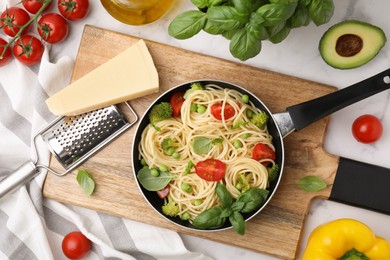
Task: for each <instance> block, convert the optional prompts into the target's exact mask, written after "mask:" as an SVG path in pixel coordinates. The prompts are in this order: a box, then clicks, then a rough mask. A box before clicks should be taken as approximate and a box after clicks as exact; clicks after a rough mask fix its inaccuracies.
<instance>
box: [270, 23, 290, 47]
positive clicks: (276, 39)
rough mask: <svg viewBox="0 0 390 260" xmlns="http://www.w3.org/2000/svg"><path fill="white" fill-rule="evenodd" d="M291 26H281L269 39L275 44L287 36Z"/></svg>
mask: <svg viewBox="0 0 390 260" xmlns="http://www.w3.org/2000/svg"><path fill="white" fill-rule="evenodd" d="M290 31H291V28H290V27H288V26H285V27H283V29H282V30H280V31H279V32H278V33H277V34H274V35H272V36H271V37H269V40H270V41H271V42H272V43H274V44H276V43H280V42H282V41H283V40H284V39H286V38H287V36H288V34H289V33H290Z"/></svg>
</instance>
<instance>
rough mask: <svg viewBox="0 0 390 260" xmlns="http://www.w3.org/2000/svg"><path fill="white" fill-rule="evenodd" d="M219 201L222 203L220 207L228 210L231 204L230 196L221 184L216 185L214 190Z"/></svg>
mask: <svg viewBox="0 0 390 260" xmlns="http://www.w3.org/2000/svg"><path fill="white" fill-rule="evenodd" d="M215 192H216V193H217V196H218V198H219V200H220V201H221V203H222V206H223V207H225V208H230V206H231V205H232V203H233V198H232V195H230V193H229V192H228V191H227V189H226V187H225V185H223V184H221V183H219V182H218V183H217V188H216V189H215Z"/></svg>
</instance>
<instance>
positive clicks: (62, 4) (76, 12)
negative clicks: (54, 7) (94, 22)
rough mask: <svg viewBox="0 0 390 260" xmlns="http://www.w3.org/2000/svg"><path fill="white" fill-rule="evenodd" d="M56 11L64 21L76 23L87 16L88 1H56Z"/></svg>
mask: <svg viewBox="0 0 390 260" xmlns="http://www.w3.org/2000/svg"><path fill="white" fill-rule="evenodd" d="M58 10H59V11H60V13H61V14H62V16H64V17H65V18H66V19H68V20H70V21H76V20H79V19H82V18H84V17H85V16H86V15H87V14H88V10H89V0H58Z"/></svg>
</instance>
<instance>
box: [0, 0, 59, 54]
mask: <svg viewBox="0 0 390 260" xmlns="http://www.w3.org/2000/svg"><path fill="white" fill-rule="evenodd" d="M51 2H53V0H44V1H43V5H42V6H41V8H40V9H39V10H38V12H37V13H36V14H34V15H33V16H32V17H31V19H30V20H29V21H28V22H27V23H26V24H24V25H23V26H21V27H20V30H19V31H18V32H17V34H16V35H15V36H14V37H12V39H11V40H10V41H9V42H8V43H7V44H6V45H4V49H3V52H2V53H1V55H0V59H2V58H3V56H4V54H5V52H6V51H7V49H8V48H9V47H10V46H11V45H12V44H13V43H14V42H15V41H16V40H17V39H18V38H19V37H20V36H21V35H22V33H23V31H24V30H25V29H26V28H27V27H28V26H29V25H30V24H32V23H33V22H34V21H36V20H37V19H38V17H39V16H40V15H41V14H42V13H43V11H44V10H45V8H46V7H47V6H48V5H50V3H51Z"/></svg>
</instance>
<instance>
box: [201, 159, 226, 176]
mask: <svg viewBox="0 0 390 260" xmlns="http://www.w3.org/2000/svg"><path fill="white" fill-rule="evenodd" d="M225 171H226V165H225V163H223V162H221V161H220V160H217V159H213V158H210V159H206V160H204V161H200V162H198V163H197V164H196V165H195V172H196V174H197V175H198V176H199V177H200V178H202V179H204V180H206V181H219V180H221V179H222V178H223V177H224V176H225Z"/></svg>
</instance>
